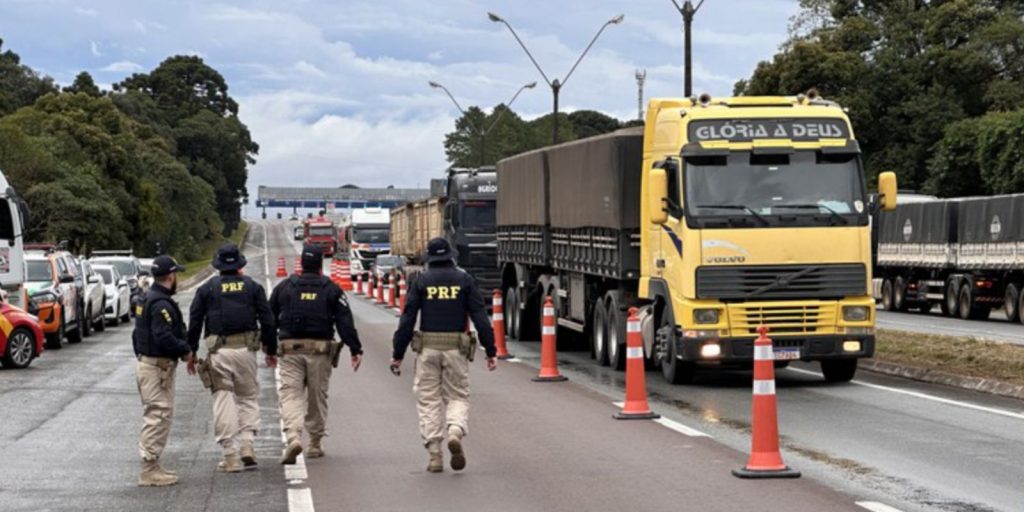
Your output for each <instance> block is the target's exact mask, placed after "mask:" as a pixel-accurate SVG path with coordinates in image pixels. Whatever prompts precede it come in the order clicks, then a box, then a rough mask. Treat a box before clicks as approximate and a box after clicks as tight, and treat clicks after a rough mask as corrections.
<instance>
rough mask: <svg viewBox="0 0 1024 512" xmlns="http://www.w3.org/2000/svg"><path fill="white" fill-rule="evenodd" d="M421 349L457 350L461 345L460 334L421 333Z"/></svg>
mask: <svg viewBox="0 0 1024 512" xmlns="http://www.w3.org/2000/svg"><path fill="white" fill-rule="evenodd" d="M420 336H421V337H422V338H423V348H431V349H434V350H458V349H459V347H460V346H461V345H462V336H463V333H461V332H423V333H420Z"/></svg>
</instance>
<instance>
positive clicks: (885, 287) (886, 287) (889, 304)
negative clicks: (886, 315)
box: [882, 278, 896, 311]
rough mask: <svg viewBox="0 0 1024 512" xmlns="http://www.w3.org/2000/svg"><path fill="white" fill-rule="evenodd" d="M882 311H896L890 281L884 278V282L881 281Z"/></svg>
mask: <svg viewBox="0 0 1024 512" xmlns="http://www.w3.org/2000/svg"><path fill="white" fill-rule="evenodd" d="M882 309H884V310H886V311H895V310H896V306H895V305H894V297H893V293H892V280H890V279H889V278H885V280H883V281H882Z"/></svg>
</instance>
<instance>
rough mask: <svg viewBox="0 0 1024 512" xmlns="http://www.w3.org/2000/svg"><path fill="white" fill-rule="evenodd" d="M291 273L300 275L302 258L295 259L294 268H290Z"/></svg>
mask: <svg viewBox="0 0 1024 512" xmlns="http://www.w3.org/2000/svg"><path fill="white" fill-rule="evenodd" d="M292 273H293V274H296V275H302V258H295V266H294V267H292Z"/></svg>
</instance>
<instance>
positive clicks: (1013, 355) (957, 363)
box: [875, 329, 1024, 384]
mask: <svg viewBox="0 0 1024 512" xmlns="http://www.w3.org/2000/svg"><path fill="white" fill-rule="evenodd" d="M875 359H877V360H879V361H883V362H887V363H897V364H903V365H907V366H916V367H918V368H926V369H931V370H938V371H942V372H947V373H953V374H957V375H963V376H968V377H979V378H984V379H994V380H997V381H1002V382H1006V383H1010V384H1024V347H1022V346H1019V345H1013V344H1011V343H999V342H994V341H984V340H977V339H973V338H964V337H953V336H937V335H931V334H920V333H913V332H905V331H890V330H885V329H880V330H878V333H877V336H876V347H875Z"/></svg>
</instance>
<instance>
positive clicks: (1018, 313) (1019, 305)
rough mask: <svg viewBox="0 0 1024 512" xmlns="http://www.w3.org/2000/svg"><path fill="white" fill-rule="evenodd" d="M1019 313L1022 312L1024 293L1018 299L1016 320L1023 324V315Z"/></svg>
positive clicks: (1023, 308)
mask: <svg viewBox="0 0 1024 512" xmlns="http://www.w3.org/2000/svg"><path fill="white" fill-rule="evenodd" d="M1021 311H1024V293H1022V294H1020V299H1019V300H1018V301H1017V319H1018V320H1020V323H1022V324H1024V315H1022V314H1020V312H1021Z"/></svg>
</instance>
